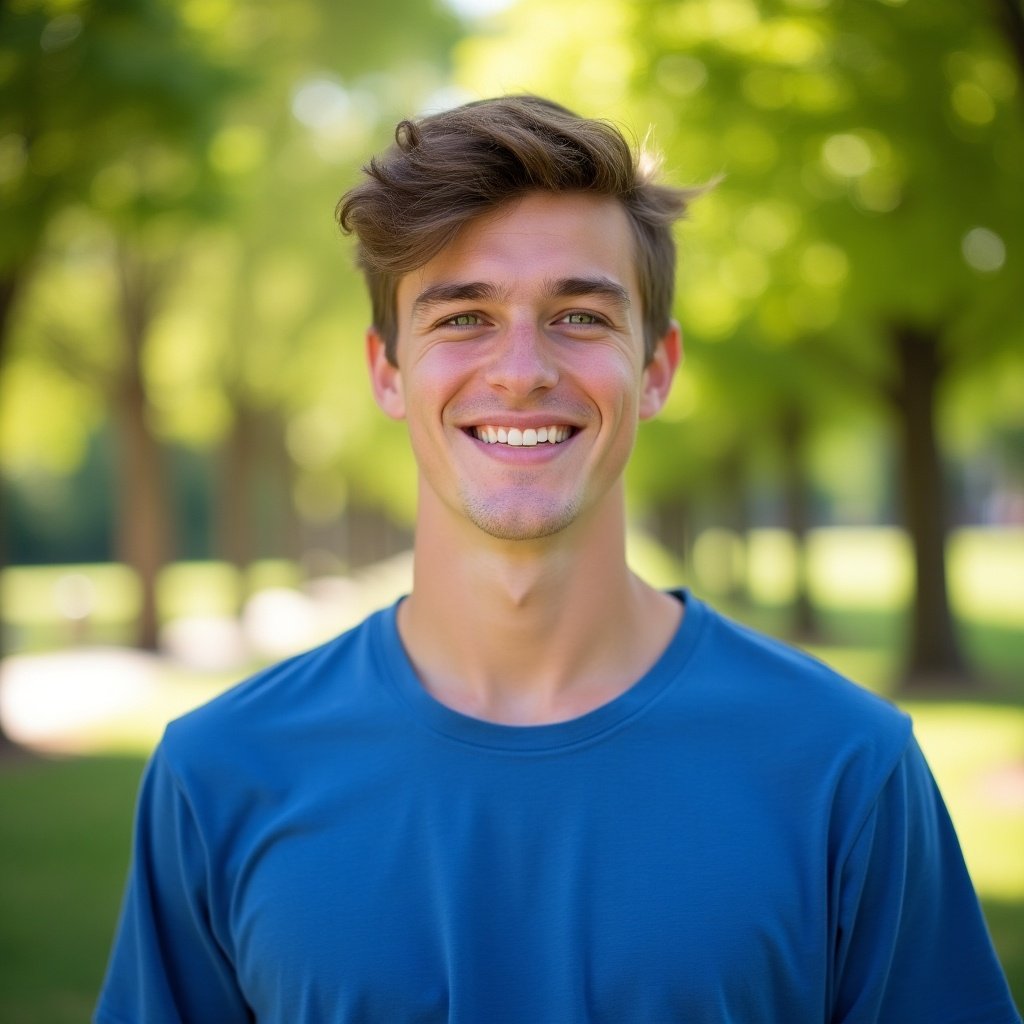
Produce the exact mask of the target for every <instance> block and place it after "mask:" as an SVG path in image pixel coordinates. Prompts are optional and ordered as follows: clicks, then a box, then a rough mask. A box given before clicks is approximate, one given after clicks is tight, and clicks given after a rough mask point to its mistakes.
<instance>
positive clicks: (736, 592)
mask: <svg viewBox="0 0 1024 1024" xmlns="http://www.w3.org/2000/svg"><path fill="white" fill-rule="evenodd" d="M718 483H719V488H718V497H719V501H720V502H721V504H720V512H719V525H720V526H722V527H724V528H725V529H727V530H732V531H733V532H734V533H735V534H736V536H737V537H738V538H739V541H740V552H741V555H740V558H741V561H740V564H739V565H738V566H733V565H730V566H729V588H728V591H727V593H726V594H724V595H723V596H724V597H725V599H726V600H729V601H732V602H733V603H735V604H746V603H747V602H748V601H749V600H750V586H749V580H750V576H749V573H750V565H749V552H750V544H749V540H750V510H749V509H748V507H747V451H746V448H745V446H744V443H743V442H742V441H737V442H736V444H734V445H733V446H732V447H731V448H730V449H729V450H728V451H727V452H726V454H725V456H724V457H723V459H722V461H721V465H720V467H719V474H718Z"/></svg>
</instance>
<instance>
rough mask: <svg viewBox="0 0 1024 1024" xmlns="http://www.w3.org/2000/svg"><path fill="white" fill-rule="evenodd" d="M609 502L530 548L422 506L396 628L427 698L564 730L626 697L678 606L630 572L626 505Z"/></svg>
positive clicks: (671, 627) (661, 643) (660, 645)
mask: <svg viewBox="0 0 1024 1024" xmlns="http://www.w3.org/2000/svg"><path fill="white" fill-rule="evenodd" d="M610 498H612V499H613V500H610V501H608V502H606V503H604V507H603V508H602V509H600V510H596V512H595V514H594V515H593V516H591V517H590V518H588V519H587V520H586V521H582V520H580V521H577V522H575V523H573V524H572V526H570V527H569V528H567V529H565V530H562V531H560V532H559V533H558V534H555V535H553V536H551V537H544V538H541V539H538V540H531V541H504V540H498V539H495V538H492V537H488V536H486V535H483V534H481V533H480V531H479V530H478V529H477V528H476V527H473V526H471V525H468V524H466V523H465V522H464V521H461V522H453V521H451V519H450V517H447V516H446V515H445V514H444V510H443V509H433V510H431V509H427V508H424V507H423V506H422V504H421V508H420V514H419V517H418V521H417V522H418V529H417V541H416V548H415V561H414V581H415V582H414V586H413V591H412V594H411V595H410V596H409V598H408V599H407V600H406V601H404V602H403V603H402V605H401V606H400V609H399V629H400V632H401V635H402V640H403V643H404V644H405V646H406V649H407V650H408V652H409V655H410V658H411V659H412V661H413V664H414V665H415V667H416V670H417V672H418V674H419V677H420V680H421V682H422V684H423V685H424V686H425V687H426V688H427V690H428V691H429V692H430V693H432V694H433V695H434V696H435V697H436V698H437V699H438V700H440V701H441V702H442V703H445V704H448V705H449V706H451V707H454V708H455V709H456V710H459V711H462V712H463V713H466V714H470V715H473V716H475V717H478V718H485V719H489V720H492V721H499V722H506V723H508V724H530V723H542V722H553V721H560V720H564V719H568V718H573V717H576V716H577V715H579V714H583V713H585V712H586V711H588V710H592V709H593V708H594V707H597V706H599V705H601V704H603V703H606V702H607V701H608V700H611V699H613V698H614V697H616V696H618V694H620V693H621V692H623V691H624V690H625V689H627V688H628V687H629V686H630V685H632V683H634V682H635V681H636V680H637V679H639V678H640V676H641V675H643V673H644V672H645V671H646V670H647V669H648V668H649V667H650V666H651V665H652V664H653V663H654V662H655V661H656V660H657V657H658V655H660V653H661V652H662V651H663V650H664V648H665V646H666V645H667V644H668V642H669V640H670V639H671V636H672V634H673V633H674V631H675V629H676V628H677V626H678V621H679V616H680V613H681V607H680V606H679V604H678V602H676V601H674V600H673V599H671V598H668V597H666V596H665V595H664V594H661V593H659V592H658V591H655V590H653V589H652V588H650V587H648V586H647V585H646V584H645V583H643V582H642V581H640V580H639V579H638V578H637V577H636V576H634V575H633V574H632V573H631V572H630V570H629V568H628V567H627V565H626V552H625V514H624V508H623V500H622V495H621V493H618V494H615V495H611V496H610ZM467 532H470V533H472V536H467V535H466V534H467Z"/></svg>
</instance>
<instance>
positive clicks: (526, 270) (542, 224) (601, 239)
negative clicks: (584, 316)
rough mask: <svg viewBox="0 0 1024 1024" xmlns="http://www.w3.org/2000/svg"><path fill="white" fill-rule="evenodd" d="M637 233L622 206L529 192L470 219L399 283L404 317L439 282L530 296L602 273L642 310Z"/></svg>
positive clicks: (608, 199) (587, 198) (594, 199)
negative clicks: (486, 286) (478, 285)
mask: <svg viewBox="0 0 1024 1024" xmlns="http://www.w3.org/2000/svg"><path fill="white" fill-rule="evenodd" d="M635 264H636V258H635V243H634V239H633V232H632V229H631V227H630V223H629V218H628V216H627V215H626V211H625V210H624V209H623V207H622V204H621V203H619V202H618V200H616V199H613V198H611V197H608V196H595V195H590V194H587V193H567V194H565V193H562V194H557V195H556V194H549V193H531V194H529V195H527V196H525V197H523V198H522V199H518V200H515V201H513V202H510V203H508V204H506V205H504V206H501V207H499V208H498V209H497V210H495V211H493V212H491V213H488V214H485V215H483V216H481V217H478V218H476V219H475V220H472V221H470V222H469V223H467V224H466V225H464V226H463V227H462V229H461V230H460V231H459V233H458V234H457V235H456V237H455V238H454V239H453V241H452V242H450V243H449V244H448V245H447V246H445V247H444V248H443V249H442V250H441V251H440V252H439V253H438V254H437V255H436V256H434V258H433V259H431V260H430V261H429V262H428V263H426V264H425V265H424V266H422V267H419V268H418V269H417V270H413V271H410V272H409V273H408V274H406V275H404V276H403V277H402V278H401V280H400V281H399V283H398V294H397V304H398V313H399V320H400V322H401V321H403V320H406V319H407V318H408V315H409V312H410V310H411V307H412V305H413V303H414V302H415V300H416V297H417V296H418V295H419V294H421V293H422V292H423V290H424V289H427V288H432V287H435V286H437V285H441V284H469V283H486V284H491V285H494V286H495V289H496V291H498V292H501V293H503V294H507V295H509V296H510V297H517V298H518V297H525V296H526V295H528V294H530V293H532V292H533V291H534V290H536V289H542V288H543V287H544V286H545V285H546V284H548V283H550V282H551V281H557V280H565V279H570V278H587V277H592V278H597V277H603V278H607V279H610V280H611V281H613V282H615V283H617V284H619V285H621V286H622V287H623V288H625V289H626V290H627V292H628V293H629V294H630V295H631V296H632V297H633V300H634V302H633V305H634V306H636V307H637V308H638V307H639V300H638V296H637V280H636V266H635Z"/></svg>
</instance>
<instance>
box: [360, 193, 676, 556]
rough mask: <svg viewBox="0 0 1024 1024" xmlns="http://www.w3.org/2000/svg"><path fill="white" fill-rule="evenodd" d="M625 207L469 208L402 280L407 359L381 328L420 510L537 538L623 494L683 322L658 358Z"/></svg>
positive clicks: (379, 355)
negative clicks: (467, 219) (647, 354)
mask: <svg viewBox="0 0 1024 1024" xmlns="http://www.w3.org/2000/svg"><path fill="white" fill-rule="evenodd" d="M634 245H635V243H634V240H633V236H632V232H631V230H630V226H629V221H628V219H627V217H626V214H625V212H624V211H623V209H622V207H621V206H620V205H619V204H618V203H617V202H616V201H615V200H613V199H608V198H604V197H597V196H590V195H586V194H582V193H572V194H567V195H566V194H563V195H550V194H547V193H533V194H530V195H528V196H526V197H525V198H523V199H522V200H519V201H515V202H512V203H510V204H509V205H508V206H505V207H502V208H501V209H499V210H498V211H497V212H495V213H493V214H489V215H487V216H484V217H481V218H480V219H478V220H476V221H473V222H471V223H470V224H468V225H467V226H466V227H465V228H463V230H462V231H461V232H460V233H459V235H458V236H457V237H456V239H455V240H454V241H453V242H452V243H451V244H450V245H449V246H448V247H447V248H445V249H443V250H442V251H441V252H440V253H439V254H438V255H437V256H435V257H434V259H432V260H431V261H430V262H429V263H427V264H426V265H425V266H423V267H421V268H420V269H419V270H416V271H413V272H411V273H409V274H407V275H406V276H405V277H403V278H402V279H401V281H400V282H399V285H398V295H397V311H398V344H397V355H398V367H397V368H395V367H393V366H391V365H390V364H389V363H388V362H387V360H386V358H385V356H384V346H383V342H382V341H381V340H380V338H379V337H377V336H376V335H375V334H374V333H373V332H371V333H370V336H369V354H370V362H371V370H372V374H373V382H374V389H375V393H376V395H377V399H378V402H379V403H380V404H381V407H382V408H383V409H384V410H385V411H386V412H387V413H388V414H389V415H391V416H394V417H395V418H404V419H406V420H407V421H408V425H409V436H410V439H411V442H412V446H413V452H414V455H415V457H416V461H417V464H418V467H419V473H420V517H421V521H422V520H423V518H424V515H425V514H428V515H429V514H433V513H434V512H437V513H439V514H441V515H443V516H448V517H455V519H456V520H459V521H462V522H465V523H472V524H473V525H475V526H476V527H477V528H479V529H480V530H483V531H484V532H485V533H487V534H490V535H491V536H493V537H498V538H503V539H510V540H529V539H535V538H539V537H544V536H548V535H551V534H554V533H557V532H559V531H561V530H564V529H566V528H568V527H569V526H570V525H572V524H573V523H574V522H576V521H577V520H578V519H579V518H580V517H586V516H588V515H591V514H593V512H594V510H595V509H598V508H601V507H602V505H603V503H605V502H608V501H613V500H614V501H618V500H619V488H621V475H622V470H623V468H624V466H625V464H626V460H627V459H628V457H629V453H630V451H631V449H632V447H633V441H634V437H635V433H636V425H637V420H638V419H642V418H645V417H648V416H652V415H653V414H654V413H655V412H657V410H658V409H659V408H660V407H661V405H662V403H663V402H664V399H665V397H666V395H667V393H668V387H669V383H670V381H671V377H672V372H673V371H674V369H675V366H676V363H677V361H678V355H679V339H678V329H677V328H675V327H673V329H672V330H670V332H669V334H668V335H666V337H665V338H664V339H662V342H661V343H660V344H659V346H658V351H657V353H656V355H655V357H654V359H653V360H652V361H651V363H650V364H649V365H648V366H646V367H645V366H644V358H643V334H642V314H643V310H642V309H641V304H640V296H639V293H638V291H637V282H636V273H635V269H634V263H635V258H634Z"/></svg>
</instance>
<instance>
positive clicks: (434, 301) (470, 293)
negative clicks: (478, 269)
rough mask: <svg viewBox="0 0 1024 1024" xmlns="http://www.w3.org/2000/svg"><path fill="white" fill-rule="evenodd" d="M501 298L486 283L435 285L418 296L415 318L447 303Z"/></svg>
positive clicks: (497, 291)
mask: <svg viewBox="0 0 1024 1024" xmlns="http://www.w3.org/2000/svg"><path fill="white" fill-rule="evenodd" d="M500 297H501V291H500V290H499V289H498V288H496V287H495V286H494V285H493V284H488V283H487V282H486V281H466V282H457V283H454V284H434V285H431V286H430V287H429V288H425V289H424V290H423V291H421V292H420V293H419V295H417V296H416V298H415V299H414V300H413V304H412V313H413V316H418V315H421V314H422V313H424V312H426V311H427V310H428V309H430V308H431V307H433V306H440V305H443V304H444V303H446V302H479V301H480V300H489V301H494V300H496V299H499V298H500Z"/></svg>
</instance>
